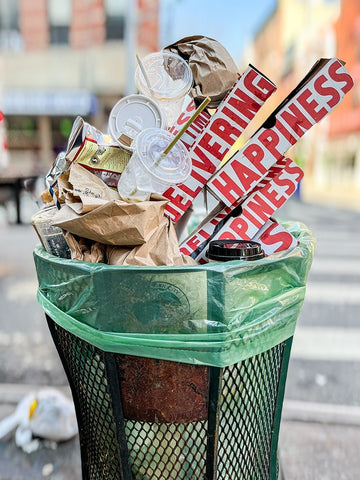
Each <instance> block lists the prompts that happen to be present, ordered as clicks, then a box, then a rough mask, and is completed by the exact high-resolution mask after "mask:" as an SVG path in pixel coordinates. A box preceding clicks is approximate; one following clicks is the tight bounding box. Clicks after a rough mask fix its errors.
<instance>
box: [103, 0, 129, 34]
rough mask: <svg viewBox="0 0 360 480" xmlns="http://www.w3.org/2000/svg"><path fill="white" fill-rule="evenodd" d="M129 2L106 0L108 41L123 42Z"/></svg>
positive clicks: (124, 0)
mask: <svg viewBox="0 0 360 480" xmlns="http://www.w3.org/2000/svg"><path fill="white" fill-rule="evenodd" d="M126 1H127V0H105V1H104V4H105V15H106V39H107V40H122V39H123V38H124V33H125V13H126Z"/></svg>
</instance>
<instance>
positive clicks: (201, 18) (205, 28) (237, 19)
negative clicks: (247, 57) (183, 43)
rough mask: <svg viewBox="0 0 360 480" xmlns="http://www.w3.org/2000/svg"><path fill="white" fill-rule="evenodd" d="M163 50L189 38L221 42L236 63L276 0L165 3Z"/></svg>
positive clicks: (174, 0)
mask: <svg viewBox="0 0 360 480" xmlns="http://www.w3.org/2000/svg"><path fill="white" fill-rule="evenodd" d="M162 3H163V26H164V28H163V33H162V35H161V37H162V38H161V43H162V45H161V47H163V46H166V45H168V44H170V43H173V42H175V41H177V40H180V39H181V38H183V37H186V36H189V35H205V36H207V37H211V38H214V39H215V40H217V41H218V42H220V43H221V44H222V45H223V46H224V47H225V48H226V49H227V50H228V52H229V53H230V55H231V56H232V57H233V58H234V60H235V61H236V62H238V60H239V59H240V58H241V53H242V49H243V48H244V46H245V44H246V42H247V41H248V40H249V39H250V38H251V35H252V34H253V33H254V32H256V30H257V29H258V28H259V27H260V26H261V24H262V23H263V22H264V20H265V19H266V18H267V17H268V16H269V15H270V13H271V12H272V11H273V10H274V8H275V6H276V4H277V0H162Z"/></svg>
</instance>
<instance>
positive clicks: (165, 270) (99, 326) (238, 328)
mask: <svg viewBox="0 0 360 480" xmlns="http://www.w3.org/2000/svg"><path fill="white" fill-rule="evenodd" d="M283 225H284V226H285V227H286V228H287V229H288V230H289V231H290V232H291V233H292V234H293V235H294V236H295V237H296V238H297V240H298V245H297V246H296V247H295V248H293V249H291V250H286V251H283V252H279V253H276V254H273V255H270V256H268V257H265V258H263V259H261V260H256V261H253V262H247V261H239V260H234V261H231V262H226V263H209V264H206V265H199V266H185V267H143V266H141V267H134V266H112V265H105V264H94V263H86V262H80V261H77V260H66V259H62V258H58V257H55V256H53V255H50V254H48V253H47V252H45V250H44V249H43V248H42V247H41V246H40V245H39V246H37V247H36V248H35V251H34V259H35V265H36V271H37V276H38V282H39V288H38V301H39V303H40V304H41V305H42V307H43V308H44V311H45V312H46V313H47V314H48V315H49V316H50V317H51V318H52V319H53V320H54V321H55V322H56V323H57V324H58V325H60V326H61V327H63V328H64V329H66V330H67V331H69V332H71V333H72V334H74V335H76V336H78V337H80V338H82V339H83V340H85V341H87V342H89V343H91V344H92V345H94V346H96V347H98V348H100V349H102V350H104V351H111V352H115V353H122V354H129V355H138V356H143V357H151V358H158V359H163V360H172V361H178V362H184V363H191V364H200V365H212V366H218V367H224V366H227V365H232V364H234V363H237V362H239V361H241V360H243V359H245V358H249V357H252V356H253V355H256V354H258V353H261V352H263V351H265V350H268V349H269V348H272V347H273V346H275V345H277V344H278V343H280V342H282V341H284V340H285V339H287V338H289V337H291V336H292V335H293V333H294V330H295V326H296V321H297V318H298V315H299V313H300V310H301V307H302V304H303V301H304V297H305V287H306V280H307V276H308V273H309V270H310V266H311V263H312V259H313V254H314V249H315V239H314V237H313V236H312V234H311V232H310V231H309V230H308V228H307V227H306V226H305V225H304V224H301V223H295V222H288V223H283Z"/></svg>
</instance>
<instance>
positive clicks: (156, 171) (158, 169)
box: [134, 128, 192, 185]
mask: <svg viewBox="0 0 360 480" xmlns="http://www.w3.org/2000/svg"><path fill="white" fill-rule="evenodd" d="M172 140H174V136H173V135H172V134H171V133H170V132H169V131H167V130H162V129H159V128H148V129H147V130H144V131H143V132H141V133H140V134H139V135H138V136H137V137H136V139H135V145H134V150H135V152H136V154H137V155H138V157H139V158H140V160H141V162H142V164H143V166H144V168H145V169H146V170H147V171H148V172H149V173H150V174H151V175H153V176H155V177H156V178H158V180H160V181H163V182H166V183H169V184H172V185H177V184H179V183H183V182H184V181H185V180H186V179H187V178H188V176H189V175H190V172H191V168H192V163H191V158H190V155H189V152H188V150H187V148H186V147H185V145H184V144H183V143H182V141H181V140H178V141H177V142H176V143H175V145H174V146H173V147H172V148H171V150H170V151H169V153H168V154H167V155H166V156H164V157H163V158H161V154H162V152H163V151H164V150H165V148H166V147H167V146H168V145H169V143H170V142H171V141H172Z"/></svg>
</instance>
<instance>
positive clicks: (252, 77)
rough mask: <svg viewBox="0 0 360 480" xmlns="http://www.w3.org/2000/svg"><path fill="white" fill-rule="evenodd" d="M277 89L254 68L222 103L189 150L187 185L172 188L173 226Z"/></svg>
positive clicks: (168, 211) (168, 193)
mask: <svg viewBox="0 0 360 480" xmlns="http://www.w3.org/2000/svg"><path fill="white" fill-rule="evenodd" d="M275 89H276V87H275V85H274V84H273V83H272V82H271V81H270V80H269V79H267V78H266V77H265V76H264V75H262V74H261V73H260V72H259V71H258V70H256V69H255V68H254V67H252V66H251V65H250V66H249V67H248V69H247V70H246V71H245V72H244V74H243V75H241V76H240V77H239V79H238V81H237V82H236V83H235V85H234V87H233V88H232V90H231V91H230V92H229V94H228V95H227V96H226V97H225V99H224V100H223V101H222V102H221V104H220V105H219V107H218V108H217V110H216V112H215V113H214V114H213V115H212V116H211V118H210V121H209V123H208V125H207V126H206V128H205V129H204V130H203V132H202V133H201V135H199V136H198V137H197V138H196V141H195V143H194V144H193V145H192V147H191V149H190V155H191V159H192V165H193V168H192V171H191V174H190V176H189V178H188V180H187V181H186V183H184V184H181V185H177V186H175V187H171V188H169V189H168V190H167V191H166V192H165V193H164V194H163V195H164V196H165V197H166V198H168V199H169V200H170V201H169V203H168V204H167V205H166V206H165V214H166V215H167V216H168V217H170V218H171V219H172V220H173V221H174V222H176V221H178V220H179V218H180V217H181V216H182V215H183V214H184V213H185V212H186V210H187V209H188V208H189V207H190V205H191V203H192V201H193V200H194V198H195V197H196V196H197V195H198V194H199V193H200V191H201V190H202V188H203V186H204V185H205V183H206V182H207V181H208V179H209V178H210V177H211V175H213V173H214V172H215V170H216V168H217V167H218V166H219V164H220V162H221V161H222V160H223V158H224V157H225V155H226V154H227V153H228V151H229V150H230V148H231V146H232V145H233V144H234V143H235V141H236V140H237V139H238V138H239V136H240V135H241V133H242V132H243V131H244V129H245V128H246V127H247V125H248V124H249V122H250V120H252V119H253V118H254V116H255V114H256V113H257V112H258V111H259V109H260V107H261V106H262V105H263V103H264V102H265V100H266V99H267V98H269V96H270V95H271V94H272V93H273V92H274V91H275Z"/></svg>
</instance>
